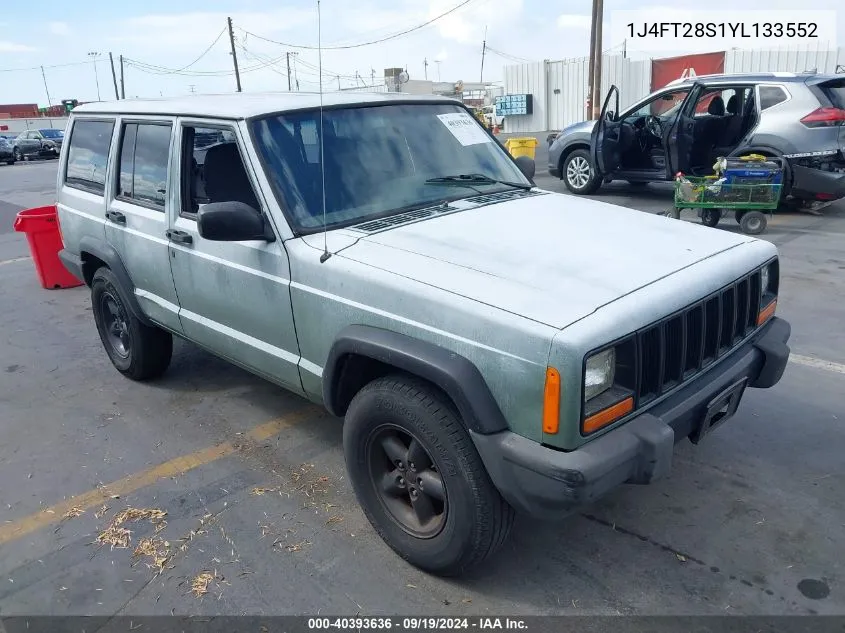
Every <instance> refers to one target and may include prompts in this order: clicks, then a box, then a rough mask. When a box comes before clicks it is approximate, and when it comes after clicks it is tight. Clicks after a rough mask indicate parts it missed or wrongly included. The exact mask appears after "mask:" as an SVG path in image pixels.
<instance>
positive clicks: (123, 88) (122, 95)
mask: <svg viewBox="0 0 845 633" xmlns="http://www.w3.org/2000/svg"><path fill="white" fill-rule="evenodd" d="M120 98H121V99H125V98H126V84H124V83H123V55H121V56H120Z"/></svg>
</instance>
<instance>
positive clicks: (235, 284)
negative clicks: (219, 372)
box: [168, 118, 302, 393]
mask: <svg viewBox="0 0 845 633" xmlns="http://www.w3.org/2000/svg"><path fill="white" fill-rule="evenodd" d="M177 129H178V134H177V137H178V140H177V146H176V151H175V152H174V158H173V160H174V165H175V166H176V168H174V169H173V170H172V171H173V173H174V174H178V176H179V178H178V185H177V186H176V188H177V191H176V196H175V197H176V200H177V204H176V205H175V206H174V208H173V209H172V211H171V221H170V230H169V231H168V234H169V237H170V266H171V270H172V272H173V282H174V284H175V287H176V294H177V296H178V298H179V318H180V320H181V323H182V328H183V331H184V333H185V335H186V336H187V337H188V338H189V339H191V340H193V341H195V342H197V343H199V344H200V345H202V346H204V347H206V348H207V349H209V350H211V351H212V352H214V353H215V354H218V355H219V356H222V357H224V358H226V359H228V360H230V361H232V362H234V363H236V364H238V365H241V366H242V367H246V368H248V369H250V370H251V371H253V372H255V373H258V374H260V375H262V376H264V377H266V378H267V379H269V380H272V381H274V382H277V383H280V384H282V385H284V386H285V387H287V388H288V389H291V390H293V391H296V392H298V393H302V383H301V381H300V378H299V367H298V363H299V346H298V344H297V340H296V332H295V330H294V323H293V313H292V310H291V299H290V264H289V262H288V256H287V252H286V251H285V248H284V245H283V243H282V241H281V240H280V239H276V240H275V241H268V240H248V241H218V240H209V239H205V238H203V237H202V236H200V234H199V230H198V227H197V212H198V211H199V209H200V208H201V207H202V206H203V205H206V204H209V203H212V202H241V203H244V204H248V205H249V206H251V207H253V208H254V209H256V210H257V211H260V212H262V213H263V214H264V216H265V223H267V222H269V224H270V226H272V219H270V218H269V214H268V212H267V205H266V203H265V201H264V199H263V196H262V195H261V190H260V188H259V187H257V186H256V183H257V180H256V177H255V173H254V170H253V169H252V165H251V163H250V161H249V160H248V157H247V154H246V152H245V151H244V150H243V148H244V144H243V142H242V140H241V137H240V130H239V129H238V127H237V126H236V124H235V123H233V122H229V121H224V120H217V119H192V118H181V119H179V121H178V124H177Z"/></svg>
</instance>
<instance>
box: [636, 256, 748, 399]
mask: <svg viewBox="0 0 845 633" xmlns="http://www.w3.org/2000/svg"><path fill="white" fill-rule="evenodd" d="M759 306H760V273H759V271H756V272H754V273H752V274H750V275H746V276H745V277H743V278H741V279H739V280H737V281H735V282H734V283H732V284H730V285H729V286H726V287H725V288H722V289H721V290H719V291H718V292H716V293H714V294H713V295H711V296H709V297H706V298H704V299H702V300H701V301H698V302H696V303H694V304H692V305H690V306H688V307H686V308H685V309H683V310H681V311H680V312H677V313H675V314H673V315H671V316H669V317H667V318H665V319H663V320H661V321H658V322H657V323H655V324H653V325H650V326H648V327H647V328H644V329H643V330H640V331H639V332H637V334H636V340H637V345H636V350H637V352H636V368H637V369H636V375H637V376H638V380H637V386H636V389H635V393H636V398H637V406H641V405H643V404H647V403H648V402H650V401H651V400H654V399H655V398H657V397H659V396H660V395H661V394H663V393H665V392H666V391H669V390H670V389H673V388H674V387H676V386H678V385H680V384H681V383H683V382H684V381H686V380H689V379H690V378H692V377H693V376H695V375H696V374H697V373H698V372H700V371H701V370H703V369H705V368H706V367H707V366H708V365H710V364H711V363H713V362H715V361H716V360H717V359H719V358H721V357H722V356H724V355H725V354H727V353H728V352H730V351H731V350H732V349H733V348H734V347H736V345H737V344H738V343H740V342H741V341H742V340H743V339H744V338H745V337H746V336H748V335H749V334H751V332H753V331H754V329H755V328H756V327H757V312H758V308H759Z"/></svg>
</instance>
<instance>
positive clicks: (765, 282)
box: [760, 264, 771, 295]
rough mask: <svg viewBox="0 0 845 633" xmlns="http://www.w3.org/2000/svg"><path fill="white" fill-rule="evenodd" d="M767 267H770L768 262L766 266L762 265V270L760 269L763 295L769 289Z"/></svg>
mask: <svg viewBox="0 0 845 633" xmlns="http://www.w3.org/2000/svg"><path fill="white" fill-rule="evenodd" d="M769 268H771V264H769V265H768V266H763V270H761V271H760V285H761V286H762V288H763V294H764V295H765V294H766V291H767V290H768V289H769Z"/></svg>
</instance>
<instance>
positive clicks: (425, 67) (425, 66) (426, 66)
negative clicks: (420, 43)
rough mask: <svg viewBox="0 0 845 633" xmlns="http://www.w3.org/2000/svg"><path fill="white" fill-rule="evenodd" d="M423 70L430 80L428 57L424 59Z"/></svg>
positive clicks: (426, 77)
mask: <svg viewBox="0 0 845 633" xmlns="http://www.w3.org/2000/svg"><path fill="white" fill-rule="evenodd" d="M423 69H424V70H423V72H425V79H426V81H428V57H426V58H424V59H423Z"/></svg>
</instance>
